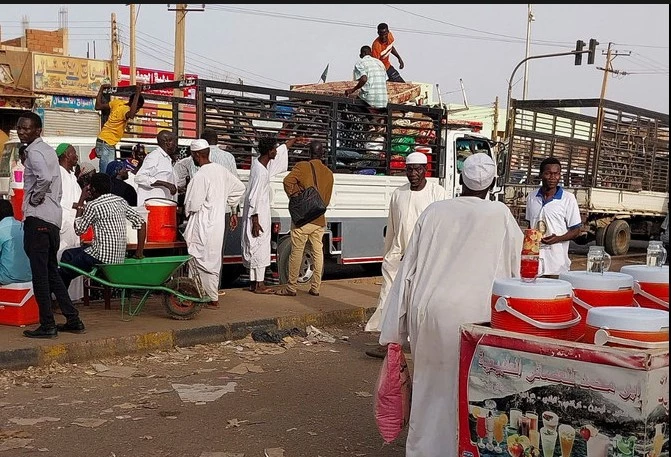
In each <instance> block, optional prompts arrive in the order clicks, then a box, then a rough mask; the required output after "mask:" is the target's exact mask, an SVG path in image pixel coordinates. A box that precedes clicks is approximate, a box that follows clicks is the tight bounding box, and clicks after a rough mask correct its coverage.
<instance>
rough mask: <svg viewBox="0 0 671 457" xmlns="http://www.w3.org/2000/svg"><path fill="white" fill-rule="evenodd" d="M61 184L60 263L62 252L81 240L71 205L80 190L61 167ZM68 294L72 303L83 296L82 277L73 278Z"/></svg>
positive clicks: (71, 175)
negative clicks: (76, 230)
mask: <svg viewBox="0 0 671 457" xmlns="http://www.w3.org/2000/svg"><path fill="white" fill-rule="evenodd" d="M60 171H61V183H62V184H63V193H62V194H61V202H60V203H61V208H63V217H62V219H61V233H60V238H61V242H60V244H59V245H58V252H57V253H56V258H57V259H58V261H59V262H60V261H61V256H62V255H63V251H65V250H66V249H70V248H78V247H79V246H81V240H80V238H79V236H78V235H77V234H76V233H75V217H76V215H77V210H76V209H73V208H72V204H73V203H77V202H79V197H81V195H82V188H81V187H80V186H79V183H78V182H77V177H76V176H75V174H74V173H72V172H69V171H67V170H66V169H65V168H63V167H62V166H61V167H60ZM68 293H69V295H70V299H71V300H72V301H77V300H80V299H81V298H82V297H83V296H84V278H83V277H82V276H80V277H78V278H75V279H74V280H73V281H72V282H71V283H70V287H69V288H68Z"/></svg>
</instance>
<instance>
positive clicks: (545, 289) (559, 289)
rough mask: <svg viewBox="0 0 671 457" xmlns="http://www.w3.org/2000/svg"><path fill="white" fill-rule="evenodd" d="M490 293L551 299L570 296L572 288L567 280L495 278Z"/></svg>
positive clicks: (501, 295)
mask: <svg viewBox="0 0 671 457" xmlns="http://www.w3.org/2000/svg"><path fill="white" fill-rule="evenodd" d="M492 294H493V295H497V296H499V297H514V298H539V299H552V298H557V297H561V296H569V297H570V296H572V295H573V288H572V287H571V283H570V282H568V281H562V280H560V279H550V278H537V279H536V280H535V281H534V282H523V281H522V280H521V279H519V278H511V279H495V280H494V287H493V288H492Z"/></svg>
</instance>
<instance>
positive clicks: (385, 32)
mask: <svg viewBox="0 0 671 457" xmlns="http://www.w3.org/2000/svg"><path fill="white" fill-rule="evenodd" d="M392 54H393V55H394V57H396V58H397V59H398V68H399V69H401V70H403V67H404V63H403V59H401V56H400V55H399V53H398V51H397V50H396V47H394V35H392V33H391V32H390V31H389V26H388V25H387V24H385V23H384V22H382V23H381V24H378V26H377V38H376V39H375V40H374V41H373V46H372V54H371V55H372V56H373V57H375V58H376V59H380V60H381V61H382V63H383V64H384V68H386V69H387V76H388V77H389V81H391V82H395V83H404V82H405V80H404V79H403V78H402V77H401V75H400V73H399V72H398V70H397V69H396V68H394V67H393V65H392V64H391V62H389V56H390V55H392Z"/></svg>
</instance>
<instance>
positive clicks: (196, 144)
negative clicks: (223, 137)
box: [191, 140, 210, 151]
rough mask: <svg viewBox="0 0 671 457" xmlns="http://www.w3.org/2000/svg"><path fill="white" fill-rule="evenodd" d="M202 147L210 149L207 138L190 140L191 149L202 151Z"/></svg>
mask: <svg viewBox="0 0 671 457" xmlns="http://www.w3.org/2000/svg"><path fill="white" fill-rule="evenodd" d="M203 149H210V143H208V142H207V140H193V141H192V142H191V150H192V151H202V150H203Z"/></svg>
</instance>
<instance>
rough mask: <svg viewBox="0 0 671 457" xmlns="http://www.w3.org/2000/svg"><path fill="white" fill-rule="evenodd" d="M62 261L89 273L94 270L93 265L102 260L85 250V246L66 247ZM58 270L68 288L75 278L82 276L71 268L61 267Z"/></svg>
mask: <svg viewBox="0 0 671 457" xmlns="http://www.w3.org/2000/svg"><path fill="white" fill-rule="evenodd" d="M61 263H67V264H70V265H72V266H73V267H77V268H79V269H80V270H84V271H86V272H87V273H88V272H89V271H91V270H93V267H95V266H96V265H97V264H99V263H100V262H99V261H98V259H96V258H95V257H93V256H92V255H91V254H89V253H87V252H86V251H84V248H82V247H78V248H70V249H66V250H65V251H63V255H62V256H61ZM58 271H59V273H60V275H61V279H62V280H63V284H65V288H66V289H67V288H68V287H70V284H71V283H72V280H73V279H75V278H77V277H79V276H81V275H80V274H79V273H77V272H76V271H75V270H71V269H69V268H59V270H58Z"/></svg>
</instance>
